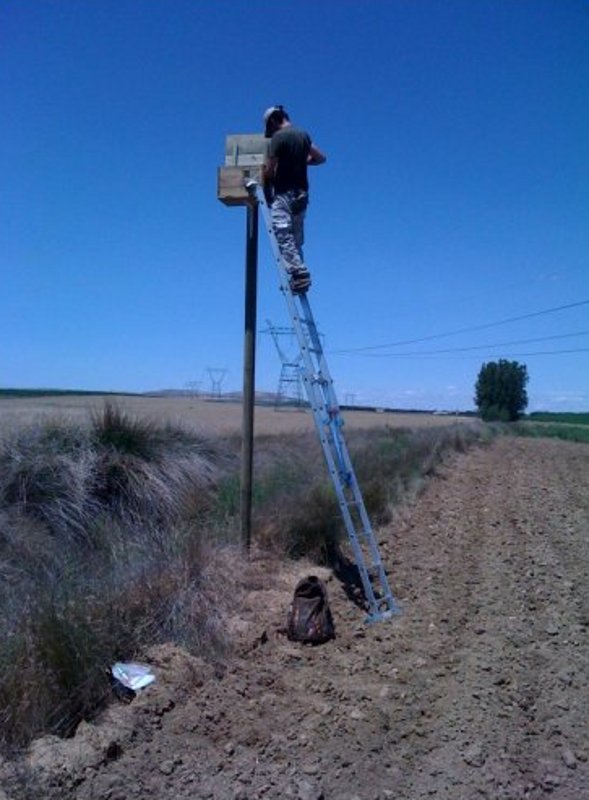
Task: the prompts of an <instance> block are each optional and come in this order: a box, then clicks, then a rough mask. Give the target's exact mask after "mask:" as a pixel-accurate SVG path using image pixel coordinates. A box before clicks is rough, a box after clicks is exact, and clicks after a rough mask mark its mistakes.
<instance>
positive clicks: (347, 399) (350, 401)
mask: <svg viewBox="0 0 589 800" xmlns="http://www.w3.org/2000/svg"><path fill="white" fill-rule="evenodd" d="M355 402H356V395H355V393H354V392H347V393H346V394H345V395H344V405H346V406H353V405H354V403H355Z"/></svg>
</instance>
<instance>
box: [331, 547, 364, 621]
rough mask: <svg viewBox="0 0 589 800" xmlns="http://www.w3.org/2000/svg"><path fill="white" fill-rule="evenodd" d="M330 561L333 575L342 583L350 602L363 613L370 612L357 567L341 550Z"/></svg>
mask: <svg viewBox="0 0 589 800" xmlns="http://www.w3.org/2000/svg"><path fill="white" fill-rule="evenodd" d="M329 561H330V567H331V569H332V571H333V574H334V576H335V577H336V578H337V580H338V581H339V582H340V583H341V585H342V588H343V590H344V592H345V593H346V597H347V598H348V600H350V601H351V602H352V603H353V604H354V605H355V606H357V607H358V608H361V609H362V610H363V611H368V608H369V603H368V599H367V597H366V593H365V591H364V585H363V583H362V577H361V575H360V570H359V569H358V567H357V565H356V564H355V563H354V562H353V561H352V560H351V559H349V558H348V557H347V556H345V555H344V554H343V553H342V552H341V551H340V550H337V551H336V552H332V553H331V554H330V559H329Z"/></svg>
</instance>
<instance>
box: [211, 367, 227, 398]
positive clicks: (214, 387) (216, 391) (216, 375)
mask: <svg viewBox="0 0 589 800" xmlns="http://www.w3.org/2000/svg"><path fill="white" fill-rule="evenodd" d="M228 371H229V370H226V369H223V368H222V367H207V372H208V373H209V378H210V379H211V395H210V396H211V397H221V384H222V383H223V380H224V378H225V376H226V375H227V372H228Z"/></svg>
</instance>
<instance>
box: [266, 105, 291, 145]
mask: <svg viewBox="0 0 589 800" xmlns="http://www.w3.org/2000/svg"><path fill="white" fill-rule="evenodd" d="M285 122H289V116H288V114H287V113H286V111H285V110H284V107H283V106H270V108H267V109H266V111H265V112H264V136H265V137H266V138H267V139H270V137H271V136H272V135H273V134H274V133H276V131H277V130H278V129H279V128H281V127H282V126H283V125H284V123H285Z"/></svg>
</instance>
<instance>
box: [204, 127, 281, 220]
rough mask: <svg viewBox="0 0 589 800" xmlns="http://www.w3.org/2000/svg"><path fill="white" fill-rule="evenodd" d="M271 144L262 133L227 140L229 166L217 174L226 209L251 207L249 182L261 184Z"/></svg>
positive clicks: (235, 136) (221, 197)
mask: <svg viewBox="0 0 589 800" xmlns="http://www.w3.org/2000/svg"><path fill="white" fill-rule="evenodd" d="M269 143H270V140H269V139H266V137H265V136H264V135H263V134H261V133H237V134H231V135H230V136H228V137H227V138H226V139H225V165H224V166H223V167H219V170H218V172H217V197H218V198H219V200H220V201H221V202H222V203H225V205H226V206H245V205H248V204H249V203H251V197H250V195H249V194H248V191H247V189H246V188H245V182H246V180H248V179H249V178H253V179H254V180H256V181H260V182H261V180H262V166H263V164H264V162H265V161H266V156H267V154H268V145H269Z"/></svg>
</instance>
